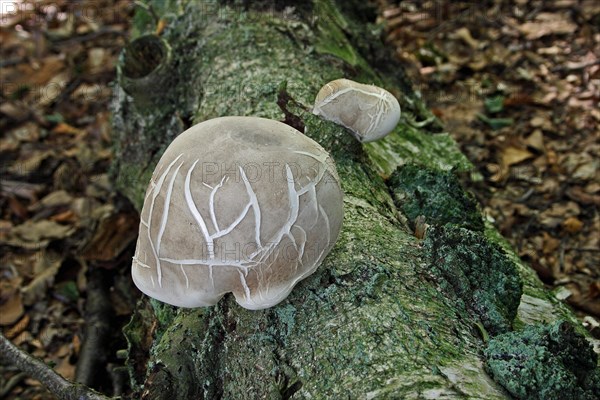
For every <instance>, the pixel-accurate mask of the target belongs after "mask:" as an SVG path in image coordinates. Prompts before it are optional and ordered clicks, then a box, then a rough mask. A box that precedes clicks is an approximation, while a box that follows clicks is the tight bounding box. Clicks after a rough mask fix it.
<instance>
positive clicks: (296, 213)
mask: <svg viewBox="0 0 600 400" xmlns="http://www.w3.org/2000/svg"><path fill="white" fill-rule="evenodd" d="M223 120H225V121H223ZM203 124H205V125H206V126H205V127H202V126H200V125H203ZM197 127H200V128H206V129H198V128H197ZM195 128H196V129H195ZM212 128H214V129H218V128H220V129H223V130H224V131H225V132H226V133H227V134H226V135H217V134H216V133H215V130H214V129H212ZM248 130H250V133H249V134H248V136H247V137H244V136H245V135H244V133H245V131H248ZM189 131H192V132H191V133H188V131H186V132H184V133H183V134H182V135H180V137H178V138H177V139H176V140H175V141H174V142H173V144H172V145H171V146H169V148H168V149H167V151H166V152H165V154H164V155H163V157H162V158H161V161H160V162H159V164H158V166H157V168H156V170H155V173H154V175H153V178H152V179H151V181H150V184H149V187H148V191H147V193H146V197H145V201H144V208H143V210H142V213H141V214H142V215H141V219H140V237H139V238H138V243H137V248H136V252H135V256H134V258H133V263H132V275H133V277H134V282H135V283H136V285H137V286H138V287H139V288H140V289H141V290H142V291H143V292H144V293H146V294H148V295H150V296H152V297H155V298H157V299H159V300H162V301H164V302H167V303H170V304H174V305H179V306H184V307H196V306H206V305H212V304H215V303H216V302H217V301H218V300H219V298H221V297H222V296H223V295H224V294H225V293H227V292H233V294H234V296H235V298H236V300H237V302H238V303H240V305H242V306H243V307H246V308H249V309H260V308H266V307H270V306H272V305H275V304H277V303H278V302H280V301H281V300H283V299H284V298H285V297H286V296H287V295H288V294H289V292H290V291H291V290H292V288H293V287H294V286H295V285H296V283H297V282H299V281H300V280H302V279H304V278H305V277H307V276H308V275H310V274H311V273H312V272H314V270H315V269H316V268H317V266H318V265H319V264H320V263H321V261H322V260H323V259H324V257H325V256H326V255H327V253H328V252H329V251H330V249H331V247H332V246H333V244H334V243H335V240H336V239H337V235H338V233H339V230H340V228H341V222H342V217H343V211H342V204H343V203H342V192H341V189H340V187H339V182H338V179H337V172H336V171H335V166H334V165H333V163H332V161H331V159H330V158H329V155H328V154H327V152H326V151H325V150H323V149H322V148H321V147H320V146H319V145H318V144H317V143H315V142H313V141H312V140H311V139H309V138H307V137H305V136H304V135H302V134H301V133H299V132H297V131H295V130H294V129H293V128H291V127H289V126H287V125H284V124H281V123H279V122H276V121H271V120H266V119H262V118H252V117H225V118H218V119H216V120H209V121H206V122H204V123H202V124H199V125H196V126H194V127H192V128H190V130H189ZM195 131H196V132H195ZM197 131H200V132H197ZM204 131H206V132H205V133H204V136H205V137H202V132H204ZM280 131H281V132H283V133H281V132H280ZM240 132H241V133H240ZM246 133H247V132H246ZM211 136H219V138H218V139H217V140H215V141H214V143H213V144H214V145H215V146H220V145H223V144H228V145H229V147H230V149H229V151H228V153H230V154H229V156H232V157H233V158H235V155H236V153H239V154H240V156H239V157H240V158H239V159H235V161H236V162H240V164H241V165H237V168H235V169H232V168H229V169H227V173H223V174H221V176H214V175H213V174H206V173H205V172H206V171H203V168H202V162H206V159H205V158H198V157H196V158H193V157H191V156H190V154H191V153H193V152H192V151H181V152H179V153H174V152H172V151H170V150H172V147H173V150H176V149H178V148H186V149H188V150H191V149H192V148H193V147H194V145H197V146H200V144H201V143H200V142H201V141H199V140H198V139H199V138H203V139H206V140H208V141H209V143H210V139H211ZM265 136H266V139H269V140H271V141H273V143H270V141H269V140H266V141H263V140H262V139H265ZM187 137H189V139H190V141H192V142H193V145H190V144H186V143H185V142H186V140H185V139H186V138H187ZM252 137H254V139H255V140H256V142H260V143H265V144H263V145H257V143H256V142H255V143H253V142H251V141H250V142H248V143H245V142H244V140H245V139H249V138H252ZM180 138H181V139H180ZM241 139H242V140H241ZM220 141H221V142H224V143H219V142H220ZM181 142H184V143H181ZM240 142H241V144H240ZM278 142H279V143H278ZM288 142H290V143H288ZM289 144H293V145H292V146H290V145H289ZM282 145H284V146H282ZM203 147H207V148H205V149H204V150H205V152H206V154H210V153H212V152H213V151H210V149H209V148H210V147H211V146H210V145H209V146H203ZM213 150H214V149H213ZM274 150H276V151H274ZM253 152H254V153H256V156H257V157H258V158H259V159H260V158H261V157H262V161H263V165H275V164H278V165H279V164H281V166H282V170H281V176H280V177H278V178H276V177H275V175H274V174H271V175H269V176H270V177H271V178H272V179H256V177H253V176H250V175H249V170H248V169H249V167H246V169H245V167H244V165H250V164H249V159H247V158H245V157H248V156H249V154H250V153H253ZM214 156H215V157H216V158H215V159H218V154H215V155H214ZM274 156H277V157H278V158H281V160H286V161H285V162H281V163H279V162H274V161H273V160H272V159H273V157H274ZM217 175H218V174H217ZM265 177H267V175H266V174H263V175H262V178H265ZM155 225H157V226H156V227H155ZM177 225H178V227H176V226H177ZM240 243H243V244H244V245H245V247H246V248H245V249H244V250H245V251H239V248H238V247H239V245H240ZM228 246H233V248H234V251H233V253H234V254H232V251H231V247H228ZM148 251H149V252H150V253H151V258H150V259H149V258H148ZM206 271H207V272H208V273H207V274H206ZM232 274H233V275H232ZM167 276H168V277H167Z"/></svg>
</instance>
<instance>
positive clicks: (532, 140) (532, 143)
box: [523, 129, 544, 153]
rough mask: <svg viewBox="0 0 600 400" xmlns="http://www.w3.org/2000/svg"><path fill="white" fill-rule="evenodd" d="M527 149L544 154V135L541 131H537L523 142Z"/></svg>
mask: <svg viewBox="0 0 600 400" xmlns="http://www.w3.org/2000/svg"><path fill="white" fill-rule="evenodd" d="M523 143H524V144H525V145H527V147H530V148H532V149H534V150H537V151H538V152H540V153H543V152H544V134H543V133H542V131H541V129H536V130H534V131H533V133H532V134H531V135H529V136H528V137H527V138H525V140H524V141H523Z"/></svg>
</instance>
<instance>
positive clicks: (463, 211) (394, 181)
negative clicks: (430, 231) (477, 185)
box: [388, 164, 483, 232]
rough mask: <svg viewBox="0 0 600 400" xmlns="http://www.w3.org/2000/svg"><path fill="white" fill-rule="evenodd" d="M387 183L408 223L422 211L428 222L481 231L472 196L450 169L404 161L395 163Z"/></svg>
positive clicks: (480, 221)
mask: <svg viewBox="0 0 600 400" xmlns="http://www.w3.org/2000/svg"><path fill="white" fill-rule="evenodd" d="M388 186H390V189H391V191H392V193H393V196H394V202H395V203H396V205H397V207H398V208H399V209H401V210H402V212H403V213H404V214H405V215H406V217H407V218H408V221H409V222H410V223H411V224H413V223H414V221H415V219H416V218H417V217H418V216H419V215H423V216H425V218H426V222H427V223H428V224H430V225H431V224H433V225H440V226H441V225H445V224H454V225H456V226H460V227H462V228H466V229H470V230H473V231H480V232H481V231H483V219H482V218H481V214H480V213H479V210H478V208H477V201H476V200H475V197H474V196H473V195H471V194H470V193H468V192H466V191H465V190H464V189H463V188H462V186H461V184H460V182H459V181H458V178H457V177H456V176H455V175H454V174H453V173H452V172H450V171H439V170H434V169H431V168H428V167H425V166H422V165H416V164H407V165H403V166H402V167H398V169H397V170H396V171H395V172H394V173H393V174H392V176H391V177H390V179H389V180H388ZM413 228H414V227H413Z"/></svg>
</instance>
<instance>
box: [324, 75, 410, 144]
mask: <svg viewBox="0 0 600 400" xmlns="http://www.w3.org/2000/svg"><path fill="white" fill-rule="evenodd" d="M313 114H315V115H319V116H321V117H322V118H324V119H326V120H328V121H332V122H335V123H336V124H339V125H342V126H344V127H346V128H348V129H350V131H352V133H353V134H354V136H355V137H356V139H358V141H359V142H363V143H365V142H372V141H374V140H377V139H381V138H382V137H384V136H385V135H387V134H388V133H390V132H391V131H392V130H393V129H394V128H395V127H396V125H397V124H398V121H400V104H399V103H398V100H396V98H395V97H394V96H393V95H392V94H391V93H390V92H388V91H387V90H385V89H382V88H380V87H377V86H373V85H365V84H362V83H358V82H354V81H351V80H349V79H336V80H334V81H331V82H329V83H327V84H326V85H325V86H323V87H322V88H321V90H319V93H318V94H317V97H316V99H315V106H314V107H313Z"/></svg>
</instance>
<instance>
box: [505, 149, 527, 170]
mask: <svg viewBox="0 0 600 400" xmlns="http://www.w3.org/2000/svg"><path fill="white" fill-rule="evenodd" d="M533 156H534V155H533V153H531V152H530V151H528V150H525V149H521V148H518V147H513V146H509V147H506V148H504V149H502V165H505V166H507V167H510V166H511V165H514V164H518V163H520V162H522V161H525V160H527V159H529V158H532V157H533Z"/></svg>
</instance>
